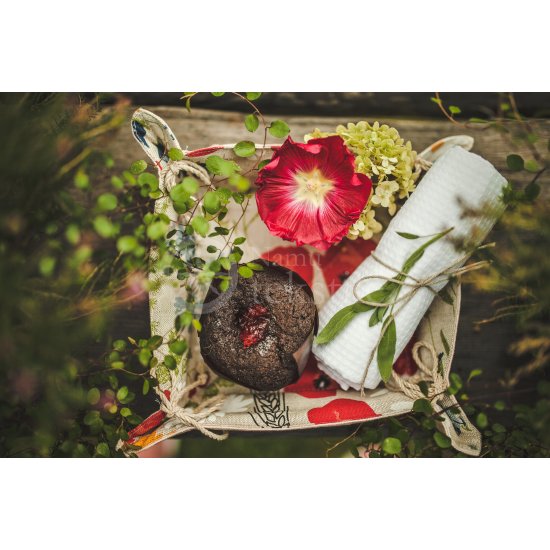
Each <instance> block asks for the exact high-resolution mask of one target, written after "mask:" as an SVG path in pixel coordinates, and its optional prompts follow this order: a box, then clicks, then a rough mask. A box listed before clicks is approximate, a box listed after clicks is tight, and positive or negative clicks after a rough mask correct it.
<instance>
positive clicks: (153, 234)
mask: <svg viewBox="0 0 550 550" xmlns="http://www.w3.org/2000/svg"><path fill="white" fill-rule="evenodd" d="M168 227H169V225H168V224H167V223H165V222H162V221H158V222H154V223H152V224H151V225H150V226H149V227H148V228H147V236H148V237H149V238H150V239H151V240H153V241H156V240H157V239H161V238H162V237H164V236H165V235H166V232H167V231H168Z"/></svg>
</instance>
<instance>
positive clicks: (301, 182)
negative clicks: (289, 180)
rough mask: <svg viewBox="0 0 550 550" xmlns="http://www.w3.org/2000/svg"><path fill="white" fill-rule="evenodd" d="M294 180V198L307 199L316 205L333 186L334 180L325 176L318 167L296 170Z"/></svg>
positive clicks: (320, 203) (321, 201)
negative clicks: (295, 187) (309, 170)
mask: <svg viewBox="0 0 550 550" xmlns="http://www.w3.org/2000/svg"><path fill="white" fill-rule="evenodd" d="M294 181H295V182H296V184H297V185H298V187H297V189H296V198H297V199H298V200H302V201H309V202H311V203H312V204H314V205H315V206H317V207H319V206H321V205H322V204H323V200H324V198H325V195H326V194H327V193H328V192H329V191H330V190H331V189H332V188H333V187H334V182H333V181H332V180H330V179H328V178H326V177H325V176H324V175H323V173H322V172H321V170H319V168H314V169H313V170H312V171H311V172H296V173H295V174H294Z"/></svg>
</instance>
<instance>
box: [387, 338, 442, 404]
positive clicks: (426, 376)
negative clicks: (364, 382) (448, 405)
mask: <svg viewBox="0 0 550 550" xmlns="http://www.w3.org/2000/svg"><path fill="white" fill-rule="evenodd" d="M422 348H425V349H426V350H428V352H429V354H430V360H431V361H430V364H427V363H425V362H424V361H423V360H422V357H421V356H420V350H421V349H422ZM412 356H413V359H414V362H415V363H416V365H417V366H418V370H419V373H417V374H415V375H414V376H411V377H407V378H406V377H403V376H399V375H398V374H396V373H395V372H392V377H391V378H390V380H388V382H387V383H386V387H388V388H389V389H391V390H394V391H395V390H398V391H401V392H402V393H404V394H405V395H406V396H407V397H409V398H410V399H412V400H414V401H416V400H417V399H423V398H424V399H428V400H429V401H432V400H433V399H435V398H436V397H437V396H439V395H441V394H442V393H445V392H446V391H447V388H448V387H449V384H448V383H447V380H446V378H445V376H444V375H443V372H442V369H440V368H439V361H438V359H437V353H436V351H435V348H434V347H433V346H432V344H430V343H429V342H426V341H424V340H420V341H418V342H416V343H415V344H414V346H413V349H412ZM420 382H428V383H429V386H428V388H427V389H426V393H423V392H422V390H421V389H420V385H419V383H420Z"/></svg>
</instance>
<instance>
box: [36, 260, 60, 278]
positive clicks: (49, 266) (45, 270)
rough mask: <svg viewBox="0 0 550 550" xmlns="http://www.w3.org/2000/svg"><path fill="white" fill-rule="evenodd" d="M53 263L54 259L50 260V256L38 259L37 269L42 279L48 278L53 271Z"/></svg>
mask: <svg viewBox="0 0 550 550" xmlns="http://www.w3.org/2000/svg"><path fill="white" fill-rule="evenodd" d="M55 263H56V262H55V258H52V257H51V256H44V257H43V258H40V261H39V262H38V269H39V271H40V273H41V274H42V275H44V277H49V276H50V275H52V273H53V270H54V269H55Z"/></svg>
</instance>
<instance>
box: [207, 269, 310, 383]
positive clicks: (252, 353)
mask: <svg viewBox="0 0 550 550" xmlns="http://www.w3.org/2000/svg"><path fill="white" fill-rule="evenodd" d="M254 263H256V264H260V265H261V266H262V267H263V270H262V271H255V272H254V275H253V276H252V277H250V278H243V277H241V276H238V281H237V284H236V285H235V286H234V287H233V288H232V289H230V290H228V291H227V292H226V293H225V295H221V297H220V292H219V290H218V284H219V283H217V282H216V281H214V282H213V283H212V285H211V286H210V289H209V290H208V294H207V296H206V299H205V304H208V303H211V302H212V301H213V300H216V307H215V308H212V311H208V312H207V313H203V314H202V316H201V319H200V321H201V324H202V331H201V333H200V346H201V354H202V356H203V358H204V360H205V361H206V364H207V365H208V366H209V367H210V368H211V369H212V370H213V371H215V372H217V373H218V374H220V375H221V376H223V377H225V378H228V379H230V380H233V381H234V382H237V383H238V384H241V385H243V386H246V387H248V388H251V389H253V390H259V391H271V390H278V389H280V388H283V387H285V386H287V385H289V384H292V383H294V382H296V380H297V379H298V378H299V377H300V374H301V373H302V370H303V368H304V367H305V364H306V362H307V358H308V356H309V351H310V348H311V341H312V339H313V336H314V334H315V332H316V330H317V308H316V307H315V303H314V301H313V293H312V292H311V289H310V288H309V286H308V284H307V283H306V282H305V281H304V280H303V279H302V278H301V277H300V276H299V275H298V274H296V273H294V272H293V271H290V270H288V269H286V268H284V267H281V266H279V265H277V264H275V263H272V262H268V261H265V260H254Z"/></svg>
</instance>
